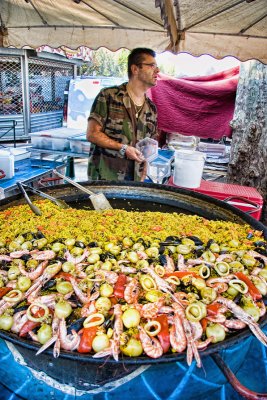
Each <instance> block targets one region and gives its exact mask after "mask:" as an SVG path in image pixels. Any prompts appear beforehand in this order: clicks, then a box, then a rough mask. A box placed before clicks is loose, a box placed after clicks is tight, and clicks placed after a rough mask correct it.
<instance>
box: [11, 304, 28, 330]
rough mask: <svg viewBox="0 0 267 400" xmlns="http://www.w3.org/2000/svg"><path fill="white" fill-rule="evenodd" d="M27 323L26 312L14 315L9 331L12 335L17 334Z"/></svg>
mask: <svg viewBox="0 0 267 400" xmlns="http://www.w3.org/2000/svg"><path fill="white" fill-rule="evenodd" d="M27 321H28V317H27V315H26V310H23V311H19V312H17V313H15V314H14V316H13V325H12V327H11V329H10V330H11V331H12V332H14V333H19V332H20V330H21V328H22V327H23V325H24V324H25V322H27Z"/></svg>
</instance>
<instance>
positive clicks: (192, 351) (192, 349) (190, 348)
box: [173, 303, 201, 367]
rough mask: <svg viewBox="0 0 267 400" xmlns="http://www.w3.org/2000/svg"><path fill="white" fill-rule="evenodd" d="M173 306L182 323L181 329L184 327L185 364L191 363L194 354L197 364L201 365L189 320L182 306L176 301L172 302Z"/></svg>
mask: <svg viewBox="0 0 267 400" xmlns="http://www.w3.org/2000/svg"><path fill="white" fill-rule="evenodd" d="M173 308H174V309H175V311H176V312H177V315H179V317H180V319H181V322H182V324H183V329H184V333H185V336H186V340H187V352H186V361H187V364H188V365H191V363H192V360H193V356H194V357H195V360H196V363H197V366H198V367H201V359H200V356H199V353H198V350H197V346H196V343H195V340H194V338H193V332H192V328H191V325H190V322H189V321H188V319H187V318H186V317H185V311H184V309H183V307H182V306H181V305H180V304H178V303H174V304H173Z"/></svg>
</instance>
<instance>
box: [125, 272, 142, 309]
mask: <svg viewBox="0 0 267 400" xmlns="http://www.w3.org/2000/svg"><path fill="white" fill-rule="evenodd" d="M139 291H140V288H139V285H138V280H137V279H136V278H131V280H130V283H127V285H126V286H125V290H124V299H125V301H126V302H127V303H128V304H133V303H136V302H137V300H138V296H139Z"/></svg>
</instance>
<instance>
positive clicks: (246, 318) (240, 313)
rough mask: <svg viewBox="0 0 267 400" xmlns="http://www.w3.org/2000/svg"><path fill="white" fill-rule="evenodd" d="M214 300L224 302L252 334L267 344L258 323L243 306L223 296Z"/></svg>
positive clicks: (266, 339)
mask: <svg viewBox="0 0 267 400" xmlns="http://www.w3.org/2000/svg"><path fill="white" fill-rule="evenodd" d="M216 302H217V303H219V304H224V305H225V306H226V307H227V308H228V309H229V310H230V311H231V313H233V314H234V315H235V317H237V318H238V319H240V321H242V322H244V323H245V324H247V325H248V327H249V329H250V330H251V331H252V333H254V335H255V336H256V337H257V338H258V339H259V341H260V342H261V343H262V344H264V346H267V337H266V335H265V333H264V332H263V331H262V330H261V329H260V327H259V324H257V322H255V320H254V318H253V317H252V316H251V315H249V314H248V313H247V312H246V311H245V310H243V308H241V307H240V306H239V305H237V304H236V303H235V302H234V301H232V300H230V299H226V298H225V297H222V296H220V297H217V299H216Z"/></svg>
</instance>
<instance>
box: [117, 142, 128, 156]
mask: <svg viewBox="0 0 267 400" xmlns="http://www.w3.org/2000/svg"><path fill="white" fill-rule="evenodd" d="M127 147H128V146H127V144H123V145H122V148H121V149H120V150H119V154H120V155H121V156H122V157H125V154H126V149H127Z"/></svg>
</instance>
